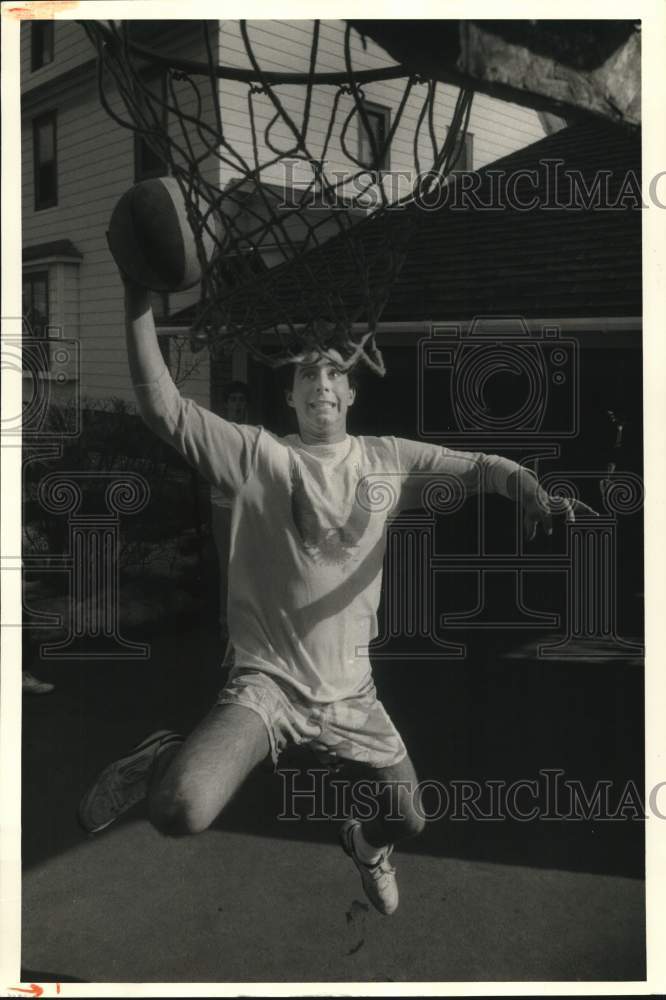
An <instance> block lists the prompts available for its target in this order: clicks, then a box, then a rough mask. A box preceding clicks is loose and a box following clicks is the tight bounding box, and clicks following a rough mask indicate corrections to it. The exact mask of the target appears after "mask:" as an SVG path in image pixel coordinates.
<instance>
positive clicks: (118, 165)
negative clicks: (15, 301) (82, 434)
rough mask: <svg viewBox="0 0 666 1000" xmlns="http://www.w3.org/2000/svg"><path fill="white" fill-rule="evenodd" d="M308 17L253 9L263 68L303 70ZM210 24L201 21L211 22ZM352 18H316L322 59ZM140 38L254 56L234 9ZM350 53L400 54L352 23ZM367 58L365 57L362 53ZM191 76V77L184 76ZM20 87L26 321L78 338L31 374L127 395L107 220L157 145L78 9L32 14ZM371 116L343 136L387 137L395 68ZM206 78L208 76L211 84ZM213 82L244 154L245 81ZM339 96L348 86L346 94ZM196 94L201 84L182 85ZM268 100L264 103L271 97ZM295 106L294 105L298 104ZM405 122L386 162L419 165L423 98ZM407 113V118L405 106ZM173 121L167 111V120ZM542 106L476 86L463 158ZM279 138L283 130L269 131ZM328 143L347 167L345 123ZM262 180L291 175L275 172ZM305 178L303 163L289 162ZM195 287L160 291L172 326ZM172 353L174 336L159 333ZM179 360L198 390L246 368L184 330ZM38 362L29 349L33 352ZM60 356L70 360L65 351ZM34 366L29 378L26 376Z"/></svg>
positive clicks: (201, 393)
mask: <svg viewBox="0 0 666 1000" xmlns="http://www.w3.org/2000/svg"><path fill="white" fill-rule="evenodd" d="M310 24H311V22H304V21H291V22H289V21H259V22H249V24H248V32H249V36H250V38H251V41H252V45H253V47H254V52H255V53H256V57H257V59H258V61H259V63H260V64H261V65H262V66H263V67H264V68H265V69H267V70H283V71H284V70H285V69H289V70H292V71H294V70H300V71H303V70H306V69H307V65H308V58H309V52H310V48H309V46H310V42H311V29H309V28H308V25H310ZM202 29H204V30H203V31H202ZM344 29H345V22H342V21H324V22H322V24H321V28H320V59H321V64H320V65H321V68H322V70H326V71H336V70H340V69H342V68H343V57H342V39H343V37H344ZM132 38H133V40H134V41H135V42H137V43H138V44H143V45H145V46H148V47H149V48H152V49H153V50H156V51H159V52H160V53H162V54H171V55H172V56H174V57H176V56H177V57H178V58H180V59H189V60H198V61H200V62H202V61H203V62H205V61H206V59H207V58H208V49H209V50H210V54H211V56H212V58H213V59H214V60H217V61H219V62H220V63H223V64H225V65H231V66H237V67H242V66H247V65H248V59H247V55H246V53H245V48H244V46H243V43H242V39H241V33H240V28H239V22H237V21H207V22H201V21H150V22H140V21H137V22H132ZM352 47H353V52H354V55H355V58H358V59H359V61H360V60H361V59H362V65H363V66H366V67H370V68H377V67H381V66H386V65H388V64H390V62H391V60H390V59H389V58H388V57H387V56H386V55H385V53H383V52H382V50H381V49H379V48H378V47H377V46H375V45H373V43H371V42H368V43H367V46H366V48H365V49H364V48H363V47H362V46H361V42H360V40H359V39H357V38H356V36H352ZM359 64H360V62H359ZM147 79H148V80H149V86H151V87H161V86H163V77H162V76H160V74H153V75H152V76H149V78H147ZM176 86H177V87H182V88H183V93H185V90H186V88H187V86H188V84H187V83H186V82H181V83H177V84H176ZM21 90H22V174H23V185H22V192H23V194H22V197H23V207H22V210H23V265H24V303H25V314H26V317H27V319H28V323H29V329H30V330H31V331H32V334H33V337H34V335H36V336H37V338H39V336H40V335H41V334H43V333H44V331H48V332H49V333H50V334H51V336H52V337H55V336H59V337H61V338H64V340H69V341H72V342H74V343H75V344H76V345H77V346H78V352H75V351H70V352H67V351H64V352H63V351H60V352H57V353H58V357H56V350H55V348H54V345H53V342H51V346H50V348H49V350H48V351H47V352H46V354H45V352H44V345H43V344H42V345H41V346H40V350H39V351H36V352H35V351H33V354H32V365H33V372H32V374H33V376H34V377H35V378H38V379H42V380H48V381H49V382H50V389H51V393H52V398H53V399H67V398H72V397H73V394H74V396H76V395H78V397H79V398H80V399H82V400H83V401H84V403H87V402H88V401H90V402H91V403H92V402H94V401H95V400H103V399H108V398H109V397H116V396H119V397H123V398H128V399H129V398H131V392H130V390H129V389H128V372H127V364H126V359H125V353H124V347H123V323H124V319H123V308H122V290H121V284H120V280H119V278H118V274H117V271H116V268H115V265H114V263H113V261H112V259H111V256H110V254H109V251H108V248H107V245H106V240H105V231H106V227H107V225H108V220H109V217H110V215H111V212H112V209H113V207H114V205H115V203H116V202H117V200H118V198H119V197H120V195H121V194H122V193H123V192H124V191H126V190H127V189H128V188H129V187H130V186H131V185H132V184H133V183H134V182H135V181H137V180H138V179H141V178H144V177H147V176H155V175H159V174H161V173H164V172H165V167H164V164H163V163H161V162H160V160H159V157H156V155H155V150H154V149H153V148H151V147H150V146H149V145H148V144H146V143H144V142H141V141H140V140H138V139H136V138H135V136H134V135H133V133H132V132H131V131H129V130H127V129H124V128H123V127H121V126H120V125H119V124H118V123H117V122H115V121H114V120H113V119H112V118H111V117H109V115H108V114H107V113H106V111H105V110H104V109H103V108H102V106H101V104H100V98H99V94H98V87H97V64H96V59H95V51H94V48H93V46H92V44H91V42H90V39H89V38H88V37H87V36H86V32H85V31H84V28H83V27H82V26H81V24H80V23H78V22H74V21H59V20H56V21H26V22H23V24H22V36H21ZM365 90H366V94H365V99H366V112H367V122H368V126H367V127H366V126H362V127H361V126H360V125H359V123H358V121H356V122H354V123H352V125H353V127H351V128H349V129H348V130H347V135H346V140H347V143H348V148H351V149H353V151H354V152H355V154H356V156H357V157H360V158H361V160H362V159H363V157H364V156H366V155H367V151H368V147H369V145H371V138H370V135H369V133H368V131H367V129H368V128H369V129H370V130H371V132H372V135H373V136H374V138H375V141H379V142H381V140H382V137H383V136H385V135H386V134H387V131H388V129H390V127H391V123H392V115H394V114H395V109H396V106H397V103H398V100H399V95H400V93H401V91H400V89H399V87H398V84H397V82H396V81H393V80H384V81H379V82H375V83H372V84H369V85H368V86H367V87H366V88H365ZM202 92H203V88H202ZM108 94H109V102H110V106H111V108H112V110H114V112H115V113H116V114H118V113H121V112H122V108H121V104H120V101H119V98H118V94H117V91H116V90H114V88H113V86H111V87H110V88H109V91H108ZM455 94H456V92H455V89H454V88H449V87H444V86H442V87H441V88H440V98H439V101H440V104H439V105H438V106H440V107H441V112H442V120H441V122H440V127H441V128H446V123H447V122H448V121H449V120H450V114H451V109H452V107H453V104H454V100H455ZM218 96H219V99H220V103H221V107H222V110H223V115H224V123H225V129H226V135H227V137H228V138H229V141H230V142H231V143H232V144H233V145H234V148H236V149H237V150H238V151H239V152H240V153H241V154H243V155H249V153H250V152H251V149H250V133H249V130H248V92H247V86H246V85H245V84H243V83H240V82H238V81H235V80H226V79H225V80H220V81H219V84H218ZM301 98H302V92H300V93H296V94H295V93H294V90H293V88H292V89H291V90H290V91H289V93H288V96H286V97H285V101H287V102H292V104H293V106H294V107H296V105H298V103H299V101H300V100H301ZM343 99H344V98H343ZM184 100H185V102H186V103H187V100H190V104H189V105H187V106H188V107H189V108H190V109H194V108H196V100H195V98H194V96H193V95H191V97H189V98H188V97H186V98H184ZM257 100H258V102H259V103H258V104H257V108H258V114H259V117H260V119H261V116H262V115H263V116H264V117H263V119H262V120H260V123H259V124H260V125H261V126H263V127H265V126H266V125H267V124H268V121H269V117H268V116H269V109H267V105H266V98H265V97H264V98H261V97H259V98H257ZM262 101H263V103H262ZM290 106H292V105H290ZM328 112H329V109H328V108H327V107H326V106H324V104H322V102H321V100H320V101H319V103H317V102H314V104H313V110H312V118H311V124H310V128H311V131H314V132H315V137H317V136H318V137H321V136H322V135H323V130H324V128H325V126H326V123H327V120H328ZM197 113H198V114H200V116H201V119H202V121H204V122H214V116H215V108H214V100H213V96H212V94H211V92H210V88H208V90H206V91H205V92H203V96H202V103H201V107H200V109H199V110H198V111H197ZM405 113H406V119H405V121H406V128H407V133H406V136H402V135H401V134H400V133H399V132H397V133H396V136H395V138H394V142H393V144H392V145H391V152H390V161H387V162H385V163H384V164H383V167H384V168H385V169H386V170H389V171H392V172H396V174H399V173H400V171H402V170H405V169H413V151H412V146H411V143H410V142H408V141H407V137H408V135H409V131H410V130H411V131H412V132H413V128H414V115H415V113H416V112H415V110H414V109H413V108H412V107H411V105H410V106H408V108H407V111H406V112H405ZM410 116H411V118H410ZM177 127H178V126H177V122H175V121H174V120H173V116H172V120H170V122H169V129H170V130H171V134H173V132H174V130H177ZM546 130H547V129H546V125H545V124H544V121H543V120H542V118H541V117H540V116H539V115H538V114H537V113H536V112H533V111H531V110H529V109H526V108H519V107H515V106H512V105H509V104H506V103H503V102H499V101H495V100H492V99H490V98H487V97H485V96H479V97H478V98H477V99H476V100H475V102H474V105H473V109H472V114H471V119H470V124H469V130H468V137H467V139H466V142H465V146H464V148H463V149H462V150H461V160H460V163H459V166H460V167H464V168H465V169H467V170H477V169H479V168H481V167H483V166H484V165H485V164H487V163H489V162H491V161H494V160H497V159H498V158H500V157H502V156H504V155H507V154H509V153H512V152H514V151H516V150H520V149H522V148H524V147H525V146H528V145H529V144H530V143H533V142H534V141H535V140H537V139H539V138H541V137H542V136H543V135H544V134H545V132H546ZM273 138H274V140H275V141H278V140H279V138H280V136H279V135H278V136H274V137H273ZM334 140H335V141H334V142H333V145H332V146H331V158H332V166H333V167H339V168H340V169H344V168H345V167H346V166H347V167H348V165H349V164H348V161H347V160H346V158H345V155H344V151H343V149H342V146H341V144H340V141H339V135H338V136H337V137H334ZM202 169H205V170H206V171H207V174H206V176H207V179H208V180H209V181H210V182H211V183H215V184H219V185H220V187H223V186H224V185H225V184H226V183H227V181H228V179H229V176H230V175H232V174H233V170H232V169H231V168H230V167H228V165H226V164H224V163H221V162H220V161H219V160H216V159H215V158H214V157H213V158H211V159H210V160H209V161H207V162H206V164H205V166H204V167H203V168H202ZM266 179H267V181H268V182H270V181H271V180H272V181H280V182H281V183H284V177H274V176H271V174H270V171H269V172H268V174H267V177H266ZM293 183H294V184H295V185H297V183H298V177H297V174H295V175H294V178H293ZM197 295H198V292H197V290H196V289H195V290H193V291H192V292H191V293H182V294H180V295H172V296H159V297H156V301H155V308H156V314H157V315H159V316H160V317H161V323H162V327H163V328H165V329H166V328H168V327H170V326H172V325H173V324H172V323H171V321H170V320H169V317H170V316H173V315H174V314H177V313H180V312H182V310H183V309H185V308H186V307H187V306H188V304H191V303H192V302H193V301H194V300H195V299H196V298H197ZM163 343H164V345H165V353H167V352H168V345H169V343H172V344H175V342H174V341H173V340H171V339H170V338H168V337H165V338H164V339H163ZM176 353H177V354H178V358H177V361H178V362H179V363H180V365H181V366H182V367H181V375H182V374H183V372H188V371H189V372H190V374H189V375H187V376H186V377H184V380H183V387H184V391H186V392H187V393H188V394H189V395H191V396H193V397H194V398H196V399H198V400H199V401H200V402H202V403H204V404H208V403H209V402H210V399H211V380H212V381H213V383H215V382H216V381H217V382H219V380H220V379H223V380H224V379H227V378H229V377H231V375H232V374H233V375H234V376H235V377H243V376H245V375H247V372H248V362H247V359H246V358H245V357H244V356H243V352H236V353H235V354H234V357H233V359H232V361H231V362H229V363H227V364H226V366H223V367H222V369H221V370H220V369H219V366H218V368H217V369H216V370H215V371H214V372H212V373H211V368H210V365H209V363H208V358H207V355H206V352H202V353H200V354H197V355H194V356H193V355H191V354H190V352H189V341H188V340H187V338H185V339H184V340H183V341H181V342H179V347H178V348H176V347H175V346H173V347H172V350H171V363H172V365H174V366H176V364H177V362H176V360H175V359H174V358H175V354H176ZM26 358H28V361H27V362H26V365H28V364H29V360H30V354H29V352H28V353H27V354H26ZM58 358H60V359H61V360H58ZM29 374H30V373H29V372H26V378H28V376H29Z"/></svg>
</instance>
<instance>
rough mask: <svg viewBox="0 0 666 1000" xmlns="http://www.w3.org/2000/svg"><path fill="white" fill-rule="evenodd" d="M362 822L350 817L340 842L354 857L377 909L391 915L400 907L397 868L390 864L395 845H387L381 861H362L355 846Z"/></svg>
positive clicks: (345, 823) (367, 892) (365, 886)
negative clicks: (371, 862)
mask: <svg viewBox="0 0 666 1000" xmlns="http://www.w3.org/2000/svg"><path fill="white" fill-rule="evenodd" d="M360 827H361V824H360V822H359V821H358V820H357V819H348V820H346V821H345V822H344V823H343V824H342V829H341V830H340V843H341V844H342V849H343V851H344V852H345V854H348V855H349V857H350V858H351V859H352V861H353V862H354V864H355V865H356V867H357V868H358V870H359V872H360V873H361V881H362V882H363V888H364V890H365V894H366V896H367V897H368V899H369V900H370V902H371V903H372V905H373V906H374V908H375V909H376V910H379V912H380V913H383V914H384V915H385V916H390V915H391V913H395V911H396V910H397V909H398V903H399V895H398V883H397V882H396V878H395V868H393V867H392V866H391V865H390V864H389V857H390V856H391V853H392V851H393V846H391V847H385V848H384V849H383V851H382V853H381V857H380V858H379V861H377V862H375V864H374V865H367V864H365V862H363V861H361V859H360V858H359V856H358V854H357V853H356V848H355V846H354V835H355V831H356V830H357V829H359V830H360Z"/></svg>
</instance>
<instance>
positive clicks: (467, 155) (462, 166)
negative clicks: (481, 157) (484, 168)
mask: <svg viewBox="0 0 666 1000" xmlns="http://www.w3.org/2000/svg"><path fill="white" fill-rule="evenodd" d="M453 169H454V170H460V171H465V170H474V135H473V134H472V132H466V133H465V136H464V138H463V141H462V149H461V147H460V138H459V139H458V144H457V146H456V151H455V153H454V165H453Z"/></svg>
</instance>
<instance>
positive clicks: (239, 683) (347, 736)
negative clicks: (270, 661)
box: [217, 668, 407, 767]
mask: <svg viewBox="0 0 666 1000" xmlns="http://www.w3.org/2000/svg"><path fill="white" fill-rule="evenodd" d="M217 703H218V705H243V706H244V707H245V708H249V709H251V710H252V711H253V712H256V713H257V715H258V716H259V717H260V718H261V719H262V720H263V723H264V725H265V726H266V730H267V732H268V739H269V743H270V748H271V757H272V758H273V763H274V765H275V766H276V767H277V763H278V757H279V756H280V753H281V752H282V751H283V750H284V748H285V747H286V746H287V743H288V742H289V740H290V736H289V735H288V733H287V732H285V730H284V728H283V724H284V722H285V721H286V722H289V723H291V725H292V726H293V725H294V723H298V722H300V723H301V724H303V723H305V724H310V725H318V726H320V727H321V733H320V735H319V736H316V737H315V738H314V739H308V738H307V737H306V738H305V739H303V740H300V741H299V745H300V746H310V747H311V749H312V750H314V752H315V753H316V754H317V756H318V757H319V759H320V760H321V761H322V762H323V763H326V764H327V765H329V766H331V765H332V766H335V765H336V764H339V763H341V762H343V761H345V760H353V761H357V762H359V763H362V764H367V765H369V766H370V767H389V766H391V765H393V764H397V763H399V761H401V760H402V759H403V758H404V757H405V756H406V755H407V751H406V749H405V745H404V743H403V742H402V739H401V738H400V734H399V733H398V731H397V729H396V728H395V726H394V725H393V723H392V722H391V719H390V718H389V715H388V713H387V711H386V709H385V708H384V706H383V705H382V703H381V702H380V701H379V699H378V698H377V691H376V689H375V685H374V683H373V682H372V680H371V681H370V683H369V684H368V685H367V686H366V687H365V688H364V689H363V690H362V691H361V692H359V694H358V695H355V696H354V697H352V698H343V699H341V700H340V701H334V702H331V703H329V704H326V705H321V704H318V703H315V702H310V701H307V700H306V699H305V698H303V696H302V695H300V694H299V693H298V692H296V691H295V690H294V688H292V687H291V686H290V685H288V684H286V683H281V682H280V681H279V680H278V679H277V678H275V677H274V676H273V675H272V674H265V673H263V672H262V671H261V670H251V669H247V670H245V669H243V668H238V669H235V670H234V672H233V674H232V676H231V677H230V678H229V680H228V682H227V684H226V685H225V686H224V688H223V689H222V690H221V691H220V694H219V696H218V701H217Z"/></svg>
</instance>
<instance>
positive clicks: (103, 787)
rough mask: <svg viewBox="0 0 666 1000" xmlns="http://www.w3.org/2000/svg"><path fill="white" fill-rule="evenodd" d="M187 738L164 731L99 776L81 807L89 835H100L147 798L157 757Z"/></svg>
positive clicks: (111, 765) (83, 824)
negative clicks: (101, 831) (100, 832)
mask: <svg viewBox="0 0 666 1000" xmlns="http://www.w3.org/2000/svg"><path fill="white" fill-rule="evenodd" d="M182 742H183V737H182V736H179V735H178V733H172V732H170V731H169V730H167V729H160V730H158V732H156V733H152V734H151V735H150V736H148V737H146V739H145V740H143V741H142V742H141V743H139V744H137V746H135V747H134V749H133V750H130V752H129V753H128V754H125V756H124V757H121V758H120V759H119V760H114V762H113V763H112V764H109V765H108V767H105V768H104V770H103V771H101V772H100V774H99V775H98V776H97V778H96V779H95V781H94V782H93V784H92V785H91V786H90V788H89V789H88V791H87V792H86V794H85V795H84V796H83V798H82V799H81V803H80V805H79V823H80V824H81V826H82V827H83V829H84V830H86V831H87V832H88V833H99V831H100V830H103V829H104V828H105V827H107V826H110V825H111V823H113V822H114V820H116V819H118V817H119V816H122V814H123V813H124V812H127V810H128V809H131V807H132V806H133V805H136V803H137V802H140V801H141V800H142V799H145V797H146V795H147V794H148V783H149V781H150V776H151V773H152V770H153V764H154V763H155V761H156V760H157V757H158V756H159V754H160V753H161V752H162V750H165V749H166V748H167V747H168V746H172V745H173V744H179V743H182Z"/></svg>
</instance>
